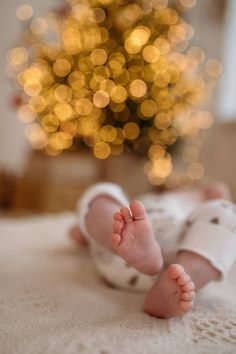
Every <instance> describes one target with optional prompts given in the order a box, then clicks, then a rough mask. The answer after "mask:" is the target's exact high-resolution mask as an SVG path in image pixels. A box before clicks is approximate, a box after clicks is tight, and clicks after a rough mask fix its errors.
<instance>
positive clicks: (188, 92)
mask: <svg viewBox="0 0 236 354" xmlns="http://www.w3.org/2000/svg"><path fill="white" fill-rule="evenodd" d="M195 3H196V0H178V1H175V2H174V4H172V6H170V5H168V0H149V1H147V0H137V1H130V0H88V1H83V0H68V1H67V4H66V5H65V6H63V7H61V8H60V9H57V10H55V11H51V12H48V13H46V14H44V15H43V16H41V17H38V18H35V19H32V15H33V11H32V8H31V7H30V6H29V5H23V6H21V7H20V8H19V9H18V10H17V16H18V18H19V19H20V20H22V21H24V23H25V25H26V26H25V27H26V28H25V31H24V33H23V38H22V46H18V47H16V48H13V49H12V50H10V51H9V53H8V62H9V66H10V68H9V67H8V72H10V75H11V76H12V77H14V79H15V82H16V84H17V87H18V93H17V97H16V98H15V104H16V105H17V109H18V113H19V116H20V118H21V120H22V121H24V122H26V123H28V125H27V127H26V136H27V138H28V139H29V141H30V143H31V145H32V147H33V148H35V149H42V150H44V151H45V152H46V153H47V154H49V155H58V154H60V153H61V152H62V151H64V150H68V149H75V148H79V149H82V148H83V146H86V147H87V148H89V149H90V150H91V151H92V152H93V154H94V155H95V156H96V157H97V158H98V159H106V158H108V157H109V156H110V155H119V154H122V152H123V151H124V150H127V149H129V150H132V151H134V152H135V153H141V154H143V155H145V156H147V157H148V158H149V160H150V161H149V163H148V164H147V165H146V167H145V169H146V172H147V175H148V177H149V180H150V182H151V183H153V184H155V183H157V184H159V183H160V181H161V182H164V181H165V180H166V178H167V177H168V176H171V173H172V157H173V156H172V155H173V152H174V150H175V148H172V149H170V147H171V146H176V144H177V143H178V142H179V141H181V140H186V139H188V141H190V143H189V144H188V149H187V150H186V151H185V155H186V156H185V160H186V163H187V165H188V173H187V175H186V176H187V177H188V178H189V179H190V180H194V179H197V178H199V177H201V175H202V166H201V165H200V164H199V163H197V162H196V161H197V158H198V149H197V147H196V144H195V145H194V144H192V145H191V138H192V137H196V136H197V135H198V132H199V131H200V130H201V129H205V128H208V127H209V126H210V125H211V124H212V116H211V114H210V113H209V112H206V111H204V108H203V107H204V105H205V104H206V102H207V101H209V100H210V99H211V97H212V88H213V86H214V85H215V81H216V80H215V79H216V77H217V76H219V75H220V73H221V70H222V69H221V66H220V64H219V63H218V62H217V61H216V60H212V61H209V62H207V63H205V62H204V61H205V55H204V53H203V51H202V50H201V49H200V48H198V47H190V48H189V43H188V41H189V40H190V39H191V38H192V36H193V35H194V29H193V28H192V27H191V26H190V25H189V24H187V23H186V22H185V21H184V20H183V18H182V17H181V13H182V11H185V10H186V9H187V8H190V7H192V6H194V5H195ZM191 164H192V165H191ZM189 166H190V167H189ZM191 166H192V167H191ZM194 171H195V172H194Z"/></svg>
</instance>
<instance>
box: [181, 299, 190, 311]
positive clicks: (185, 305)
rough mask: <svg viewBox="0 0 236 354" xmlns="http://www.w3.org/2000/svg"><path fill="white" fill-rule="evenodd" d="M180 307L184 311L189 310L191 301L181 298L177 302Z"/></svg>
mask: <svg viewBox="0 0 236 354" xmlns="http://www.w3.org/2000/svg"><path fill="white" fill-rule="evenodd" d="M179 305H180V307H181V308H182V310H184V311H189V310H191V308H192V307H193V301H184V300H181V301H180V303H179Z"/></svg>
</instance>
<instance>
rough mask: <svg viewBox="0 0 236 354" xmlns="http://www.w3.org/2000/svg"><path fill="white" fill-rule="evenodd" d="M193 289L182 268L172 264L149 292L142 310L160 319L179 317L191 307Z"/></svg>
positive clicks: (193, 295)
mask: <svg viewBox="0 0 236 354" xmlns="http://www.w3.org/2000/svg"><path fill="white" fill-rule="evenodd" d="M194 289H195V286H194V283H193V282H192V281H191V279H190V276H189V275H188V274H187V273H186V272H185V270H184V268H183V267H182V266H181V265H179V264H172V265H171V266H169V268H168V269H167V271H166V272H165V273H164V274H163V275H162V276H161V277H160V278H159V279H158V280H157V282H156V283H155V284H154V286H153V288H152V289H151V290H150V291H149V293H148V295H147V297H146V300H145V306H144V310H145V311H146V312H148V313H150V314H151V315H154V316H157V317H161V318H170V317H176V316H181V315H183V314H185V313H186V312H188V311H189V310H190V309H191V308H192V307H193V299H194V297H195V292H194Z"/></svg>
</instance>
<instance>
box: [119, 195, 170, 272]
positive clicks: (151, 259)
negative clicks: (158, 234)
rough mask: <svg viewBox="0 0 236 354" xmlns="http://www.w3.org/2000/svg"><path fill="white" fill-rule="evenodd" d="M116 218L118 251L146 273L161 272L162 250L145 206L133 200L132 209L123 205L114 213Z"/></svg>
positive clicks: (126, 259)
mask: <svg viewBox="0 0 236 354" xmlns="http://www.w3.org/2000/svg"><path fill="white" fill-rule="evenodd" d="M131 213H132V214H131ZM114 220H115V222H114V224H113V234H112V244H113V247H114V249H115V251H116V253H118V254H119V255H120V256H121V257H122V258H123V259H124V260H125V261H126V262H127V263H128V264H129V265H131V266H133V267H134V268H136V269H137V270H139V271H140V272H142V273H144V274H149V275H153V274H156V273H158V272H160V270H161V269H162V265H163V260H162V255H161V250H160V247H159V245H158V243H157V241H156V240H155V237H154V234H153V231H152V227H151V225H150V223H149V221H148V219H147V216H146V212H145V209H144V206H143V205H142V204H141V203H140V202H139V201H133V202H131V203H130V209H128V208H125V207H123V208H121V210H120V212H119V213H116V214H114Z"/></svg>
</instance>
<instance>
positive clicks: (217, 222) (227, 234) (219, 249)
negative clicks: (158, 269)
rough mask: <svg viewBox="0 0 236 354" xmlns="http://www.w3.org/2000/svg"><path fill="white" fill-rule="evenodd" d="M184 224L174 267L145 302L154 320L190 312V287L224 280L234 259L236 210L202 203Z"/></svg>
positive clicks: (223, 204)
mask: <svg viewBox="0 0 236 354" xmlns="http://www.w3.org/2000/svg"><path fill="white" fill-rule="evenodd" d="M187 225H188V229H187V231H186V234H185V238H184V240H183V242H182V243H181V245H180V246H179V252H178V254H177V258H176V263H177V264H174V265H172V266H170V267H169V269H168V270H167V272H165V273H164V274H163V275H162V277H160V279H158V280H157V282H156V283H155V284H154V286H153V288H152V289H151V290H150V292H149V293H148V295H147V297H146V300H145V305H144V309H145V311H147V312H149V313H150V314H153V315H156V316H158V317H165V318H167V317H175V316H179V315H182V314H184V313H185V312H186V311H188V310H189V309H191V307H192V305H193V298H194V291H193V290H194V288H195V289H196V290H199V289H201V288H202V287H204V286H205V285H207V284H208V283H210V282H211V281H214V280H219V279H220V278H222V277H224V276H225V275H226V274H227V272H228V271H229V269H230V267H231V266H232V264H233V262H234V260H235V258H236V208H235V206H234V205H233V204H232V203H230V202H226V201H221V200H216V201H211V202H207V203H204V204H202V205H201V206H200V207H198V208H197V209H196V210H195V211H194V212H193V213H192V215H191V216H190V217H189V219H188V220H187ZM179 267H181V268H179ZM174 271H175V274H174Z"/></svg>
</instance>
